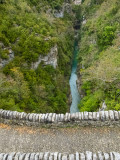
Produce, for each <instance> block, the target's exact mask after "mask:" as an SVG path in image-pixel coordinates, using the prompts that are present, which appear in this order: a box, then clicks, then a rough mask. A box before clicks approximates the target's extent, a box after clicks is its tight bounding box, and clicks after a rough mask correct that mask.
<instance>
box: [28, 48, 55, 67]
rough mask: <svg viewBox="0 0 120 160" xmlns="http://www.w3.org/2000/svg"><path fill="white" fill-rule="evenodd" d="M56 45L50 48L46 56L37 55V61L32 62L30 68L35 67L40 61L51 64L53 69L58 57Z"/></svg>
mask: <svg viewBox="0 0 120 160" xmlns="http://www.w3.org/2000/svg"><path fill="white" fill-rule="evenodd" d="M57 56H58V47H57V45H55V46H54V47H52V48H51V50H50V52H49V53H48V54H47V56H41V55H40V56H39V58H38V61H37V62H33V63H32V66H31V68H32V69H37V68H38V66H39V64H40V63H41V62H44V65H51V66H53V67H54V68H55V69H56V67H57V66H58V63H57V59H58V57H57Z"/></svg>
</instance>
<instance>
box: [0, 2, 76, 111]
mask: <svg viewBox="0 0 120 160" xmlns="http://www.w3.org/2000/svg"><path fill="white" fill-rule="evenodd" d="M62 4H63V0H55V1H53V0H25V1H24V0H9V1H8V0H5V1H4V2H3V1H1V3H0V43H2V44H3V45H4V49H3V47H0V58H1V59H8V54H9V52H8V50H7V49H5V48H11V49H12V50H13V52H14V54H15V58H14V59H13V60H12V61H11V62H9V63H8V64H7V65H6V66H5V67H3V68H1V69H0V108H3V109H7V110H17V111H25V112H37V113H46V112H56V113H65V112H67V111H68V109H69V105H68V103H69V102H68V97H69V76H70V69H71V59H72V52H73V44H74V37H73V36H74V35H73V27H72V26H73V22H72V20H73V17H72V15H71V16H69V15H67V14H66V15H65V17H64V18H55V17H54V14H53V12H54V9H56V10H59V9H61V7H62ZM55 45H57V46H58V57H57V58H58V67H57V68H56V69H54V68H53V67H52V66H50V65H48V66H45V65H44V63H41V64H40V65H39V66H38V68H37V69H36V70H33V69H31V63H32V62H35V61H37V60H38V57H39V56H40V55H42V56H45V55H47V54H48V53H49V51H50V49H51V48H52V47H53V46H55Z"/></svg>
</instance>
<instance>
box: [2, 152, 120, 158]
mask: <svg viewBox="0 0 120 160" xmlns="http://www.w3.org/2000/svg"><path fill="white" fill-rule="evenodd" d="M0 160H120V154H119V153H117V152H110V153H103V152H98V153H92V152H89V151H87V152H85V153H78V152H76V154H67V153H63V154H62V153H58V152H55V153H49V152H45V153H42V152H41V153H9V154H8V153H0Z"/></svg>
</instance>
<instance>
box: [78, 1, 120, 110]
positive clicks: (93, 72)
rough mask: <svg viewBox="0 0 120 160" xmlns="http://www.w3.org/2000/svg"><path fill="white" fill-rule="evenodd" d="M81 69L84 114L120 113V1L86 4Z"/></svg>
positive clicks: (80, 54) (84, 4) (82, 29)
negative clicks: (103, 111) (118, 111)
mask: <svg viewBox="0 0 120 160" xmlns="http://www.w3.org/2000/svg"><path fill="white" fill-rule="evenodd" d="M82 15H84V19H86V21H87V22H86V24H83V25H82V27H81V32H80V34H81V41H80V53H79V57H78V59H79V68H80V74H81V75H82V91H83V92H84V98H83V99H82V100H81V103H80V104H79V108H80V110H81V111H97V110H98V109H99V108H100V107H101V106H102V103H103V101H105V103H106V105H107V109H108V110H110V109H112V110H120V1H119V0H114V1H113V0H102V1H99V0H98V1H93V0H85V1H84V3H83V4H82Z"/></svg>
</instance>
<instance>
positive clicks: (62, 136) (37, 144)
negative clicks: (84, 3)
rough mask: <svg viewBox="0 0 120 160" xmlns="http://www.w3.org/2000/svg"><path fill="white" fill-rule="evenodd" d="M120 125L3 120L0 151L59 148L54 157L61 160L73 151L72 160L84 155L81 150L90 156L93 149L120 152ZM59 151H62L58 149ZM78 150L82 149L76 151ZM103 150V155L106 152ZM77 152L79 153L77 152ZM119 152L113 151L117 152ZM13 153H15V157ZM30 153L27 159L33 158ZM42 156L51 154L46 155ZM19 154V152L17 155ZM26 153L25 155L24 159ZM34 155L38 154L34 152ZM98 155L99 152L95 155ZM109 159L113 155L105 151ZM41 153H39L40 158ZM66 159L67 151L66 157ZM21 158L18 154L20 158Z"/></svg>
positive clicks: (55, 149) (77, 159)
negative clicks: (50, 125)
mask: <svg viewBox="0 0 120 160" xmlns="http://www.w3.org/2000/svg"><path fill="white" fill-rule="evenodd" d="M119 142H120V128H119V127H112V128H110V127H96V128H93V127H90V126H87V127H73V128H71V127H70V128H57V129H52V128H49V129H48V128H39V127H27V126H17V125H6V124H0V152H1V153H11V152H12V153H13V152H22V153H31V152H33V153H36V152H55V153H54V154H53V156H51V157H50V159H52V158H53V157H54V159H55V160H57V158H58V157H61V155H60V154H59V153H66V152H67V153H70V160H72V159H74V157H76V160H79V157H80V156H82V159H84V155H78V153H84V152H85V151H90V152H86V154H85V155H86V156H87V159H91V152H95V153H96V152H98V151H101V152H105V153H110V152H112V151H114V152H119V153H120V143H119ZM57 152H59V153H57ZM76 152H78V153H76ZM101 152H100V153H99V157H102V156H103V154H101ZM73 153H76V155H75V156H73ZM114 155H115V156H118V154H116V153H113V156H114ZM14 156H15V155H14V153H13V155H11V157H14ZM29 156H30V155H29V154H28V155H27V156H26V159H28V158H29ZM41 156H42V157H46V159H47V158H48V153H46V155H44V156H43V155H41ZM15 157H16V156H15ZM24 157H25V155H24V154H23V155H21V157H20V160H22V159H23V158H24ZM30 157H31V159H33V158H32V157H34V156H33V155H31V156H30ZM94 157H95V155H94ZM105 157H106V159H109V158H108V157H109V155H108V154H105ZM37 158H38V156H36V160H37ZM62 159H66V155H65V156H63V157H62ZM16 160H17V158H16Z"/></svg>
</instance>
